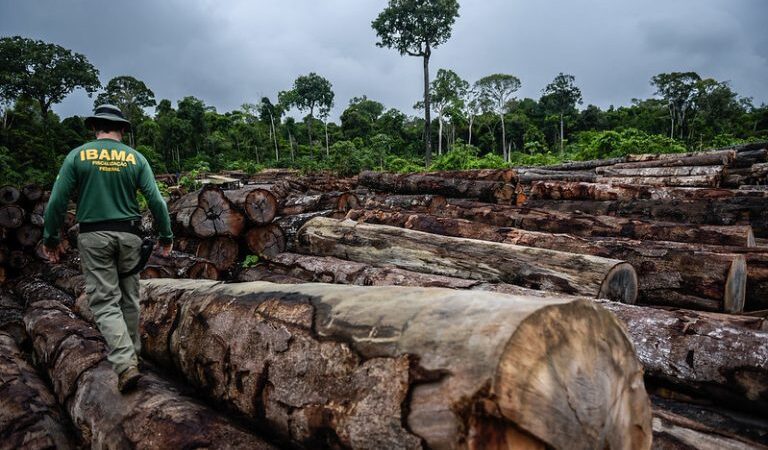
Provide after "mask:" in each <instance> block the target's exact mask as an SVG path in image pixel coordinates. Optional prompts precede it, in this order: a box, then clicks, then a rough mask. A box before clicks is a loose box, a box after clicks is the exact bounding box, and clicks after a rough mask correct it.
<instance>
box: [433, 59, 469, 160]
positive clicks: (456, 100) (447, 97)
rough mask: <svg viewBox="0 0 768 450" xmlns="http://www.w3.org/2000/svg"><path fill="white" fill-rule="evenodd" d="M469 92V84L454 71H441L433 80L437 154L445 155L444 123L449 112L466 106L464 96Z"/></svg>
mask: <svg viewBox="0 0 768 450" xmlns="http://www.w3.org/2000/svg"><path fill="white" fill-rule="evenodd" d="M468 90H469V83H467V82H466V81H464V80H462V79H461V77H460V76H458V75H457V74H456V72H454V71H453V70H445V69H439V70H438V71H437V75H436V76H435V79H434V80H432V89H431V91H432V92H431V93H430V96H431V97H432V109H433V110H434V111H435V112H436V113H437V120H438V124H439V125H438V133H437V136H438V139H437V154H438V155H442V154H443V122H444V119H445V116H446V114H448V111H449V110H452V109H459V108H461V107H463V106H464V104H463V102H464V100H463V99H464V96H465V95H466V94H467V91H468Z"/></svg>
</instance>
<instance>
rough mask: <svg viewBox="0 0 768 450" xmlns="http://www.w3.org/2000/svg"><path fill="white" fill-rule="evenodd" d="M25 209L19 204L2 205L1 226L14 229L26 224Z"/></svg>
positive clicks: (0, 211)
mask: <svg viewBox="0 0 768 450" xmlns="http://www.w3.org/2000/svg"><path fill="white" fill-rule="evenodd" d="M25 216H26V214H25V212H24V210H23V209H22V208H21V207H20V206H18V205H5V206H0V227H3V228H8V229H13V228H19V227H20V226H21V225H23V224H24V217H25Z"/></svg>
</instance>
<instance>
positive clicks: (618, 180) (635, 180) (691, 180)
mask: <svg viewBox="0 0 768 450" xmlns="http://www.w3.org/2000/svg"><path fill="white" fill-rule="evenodd" d="M722 179H723V177H722V171H721V172H719V173H715V174H708V175H691V176H660V177H643V176H637V177H634V176H610V175H605V176H604V175H597V176H596V177H595V179H594V180H590V181H594V182H596V183H607V184H642V185H647V186H690V187H718V186H720V181H721V180H722ZM723 185H724V186H726V184H723Z"/></svg>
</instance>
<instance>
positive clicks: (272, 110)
mask: <svg viewBox="0 0 768 450" xmlns="http://www.w3.org/2000/svg"><path fill="white" fill-rule="evenodd" d="M260 106H261V112H260V118H261V120H262V121H263V122H266V119H267V118H269V134H270V136H271V137H272V139H273V141H274V143H275V161H280V147H279V146H278V144H277V127H275V120H277V123H278V124H280V118H281V117H283V108H282V107H281V105H279V104H278V105H275V104H273V103H272V101H271V100H269V98H268V97H262V98H261V105H260Z"/></svg>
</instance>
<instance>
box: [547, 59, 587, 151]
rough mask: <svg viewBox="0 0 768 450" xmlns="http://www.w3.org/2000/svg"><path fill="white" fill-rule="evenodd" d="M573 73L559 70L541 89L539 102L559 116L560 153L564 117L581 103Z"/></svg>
mask: <svg viewBox="0 0 768 450" xmlns="http://www.w3.org/2000/svg"><path fill="white" fill-rule="evenodd" d="M575 81H576V78H574V76H573V75H566V74H563V73H562V72H560V73H559V74H558V75H557V76H556V77H555V79H554V80H553V81H552V82H551V83H549V84H548V85H547V87H545V88H544V89H542V91H541V92H542V94H544V95H542V97H541V100H540V102H541V103H542V104H543V105H544V107H545V108H547V109H550V110H553V111H555V112H556V113H557V114H558V115H559V116H560V153H561V154H562V153H563V143H564V141H565V132H564V117H565V114H566V113H568V112H571V111H573V109H574V108H575V107H576V105H577V104H579V105H580V104H581V89H579V88H578V87H577V86H576V84H575Z"/></svg>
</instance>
